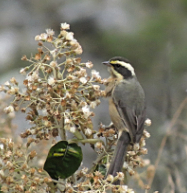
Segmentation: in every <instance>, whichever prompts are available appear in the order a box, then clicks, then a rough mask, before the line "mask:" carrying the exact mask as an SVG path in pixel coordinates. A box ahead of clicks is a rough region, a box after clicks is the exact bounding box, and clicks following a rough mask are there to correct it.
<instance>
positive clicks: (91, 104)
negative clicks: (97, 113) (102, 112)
mask: <svg viewBox="0 0 187 193" xmlns="http://www.w3.org/2000/svg"><path fill="white" fill-rule="evenodd" d="M96 106H97V102H96V101H92V102H91V103H90V107H91V108H92V109H95V107H96Z"/></svg>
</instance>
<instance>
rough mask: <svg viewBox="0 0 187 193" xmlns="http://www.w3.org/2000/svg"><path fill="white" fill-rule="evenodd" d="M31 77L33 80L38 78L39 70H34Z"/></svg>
mask: <svg viewBox="0 0 187 193" xmlns="http://www.w3.org/2000/svg"><path fill="white" fill-rule="evenodd" d="M31 79H32V80H38V72H37V71H34V72H33V73H32V75H31Z"/></svg>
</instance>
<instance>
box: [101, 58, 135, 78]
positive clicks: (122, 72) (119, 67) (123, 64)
mask: <svg viewBox="0 0 187 193" xmlns="http://www.w3.org/2000/svg"><path fill="white" fill-rule="evenodd" d="M103 64H105V65H107V66H108V67H109V71H110V73H111V75H112V76H114V77H116V78H119V79H130V78H133V77H135V76H136V75H135V72H134V68H133V67H132V66H131V64H130V62H129V61H128V60H127V59H125V58H123V57H119V56H117V57H113V58H111V59H110V60H109V61H105V62H103Z"/></svg>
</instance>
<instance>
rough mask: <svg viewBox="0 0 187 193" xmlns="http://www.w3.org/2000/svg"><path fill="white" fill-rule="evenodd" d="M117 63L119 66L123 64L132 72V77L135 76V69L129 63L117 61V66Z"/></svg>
mask: <svg viewBox="0 0 187 193" xmlns="http://www.w3.org/2000/svg"><path fill="white" fill-rule="evenodd" d="M117 63H118V64H121V65H122V66H124V67H125V68H127V69H128V70H129V71H131V73H132V75H133V76H135V72H134V68H133V67H132V66H131V65H130V64H129V63H126V62H123V61H119V60H116V64H117Z"/></svg>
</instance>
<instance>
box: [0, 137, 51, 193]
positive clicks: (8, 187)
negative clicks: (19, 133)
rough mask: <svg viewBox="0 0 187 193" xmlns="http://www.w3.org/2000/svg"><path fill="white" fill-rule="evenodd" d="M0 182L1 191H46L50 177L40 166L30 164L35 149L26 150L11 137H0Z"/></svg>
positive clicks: (29, 192) (34, 154)
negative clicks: (35, 166)
mask: <svg viewBox="0 0 187 193" xmlns="http://www.w3.org/2000/svg"><path fill="white" fill-rule="evenodd" d="M0 144H1V148H0V184H1V191H2V192H10V193H11V192H26V193H31V192H40V191H41V192H47V190H48V183H49V182H51V179H50V178H49V177H47V176H46V174H45V173H44V172H43V169H42V168H37V169H36V168H34V167H31V166H30V163H31V162H32V160H33V159H34V158H35V157H36V151H35V150H32V151H30V152H27V150H26V149H23V147H22V145H16V144H15V143H14V142H12V140H11V139H8V138H7V139H6V138H0Z"/></svg>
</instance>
